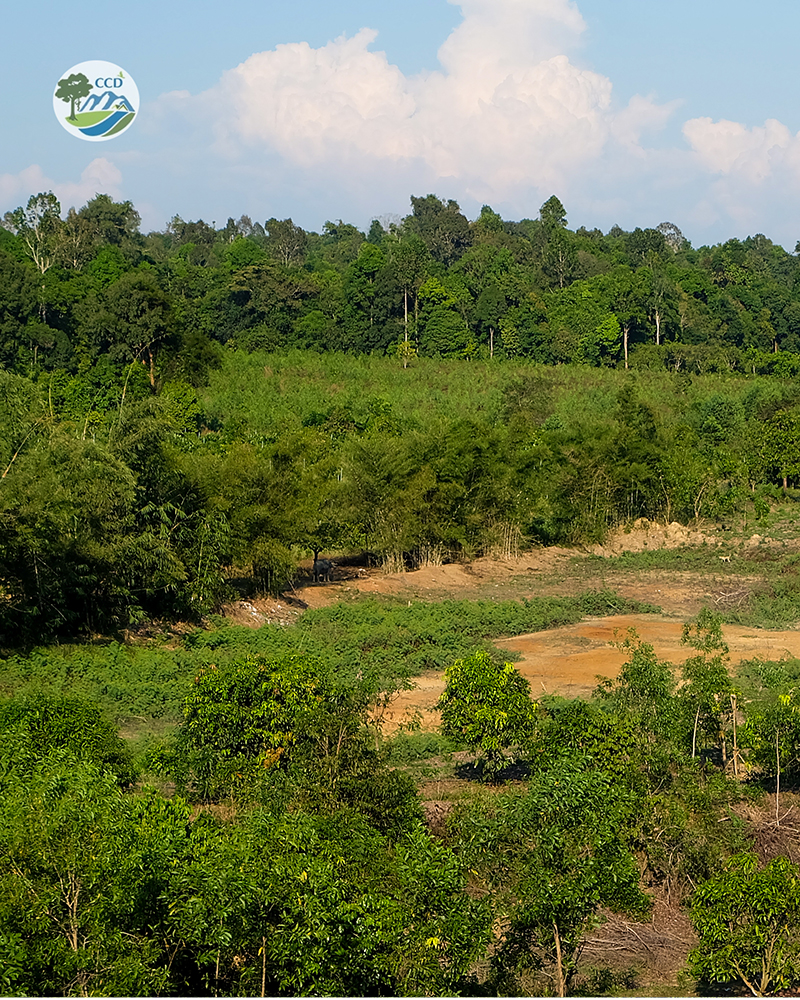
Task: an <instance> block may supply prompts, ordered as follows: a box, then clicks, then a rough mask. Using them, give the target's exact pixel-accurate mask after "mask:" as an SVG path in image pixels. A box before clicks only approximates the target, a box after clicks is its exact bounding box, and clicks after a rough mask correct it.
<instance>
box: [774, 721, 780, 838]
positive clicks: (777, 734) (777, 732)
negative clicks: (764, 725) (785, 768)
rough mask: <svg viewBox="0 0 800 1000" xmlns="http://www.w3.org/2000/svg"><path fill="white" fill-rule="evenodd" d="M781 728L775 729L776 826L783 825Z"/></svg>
mask: <svg viewBox="0 0 800 1000" xmlns="http://www.w3.org/2000/svg"><path fill="white" fill-rule="evenodd" d="M780 733H781V731H780V729H776V730H775V771H776V775H775V826H780V825H781V817H780V805H779V803H780V799H781V747H780V742H779V739H780Z"/></svg>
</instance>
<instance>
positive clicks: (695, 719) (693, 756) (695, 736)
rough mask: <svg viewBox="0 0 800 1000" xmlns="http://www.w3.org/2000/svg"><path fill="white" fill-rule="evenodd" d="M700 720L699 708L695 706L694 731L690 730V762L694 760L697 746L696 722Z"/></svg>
mask: <svg viewBox="0 0 800 1000" xmlns="http://www.w3.org/2000/svg"><path fill="white" fill-rule="evenodd" d="M699 718H700V706H699V705H698V706H697V712H696V713H695V717H694V729H693V730H692V760H694V758H695V748H696V746H697V721H698V719H699Z"/></svg>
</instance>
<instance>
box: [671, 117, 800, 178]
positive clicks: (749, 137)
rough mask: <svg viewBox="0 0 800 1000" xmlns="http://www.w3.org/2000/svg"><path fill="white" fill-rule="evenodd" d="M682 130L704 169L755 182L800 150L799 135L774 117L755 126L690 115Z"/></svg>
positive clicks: (795, 155)
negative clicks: (794, 134)
mask: <svg viewBox="0 0 800 1000" xmlns="http://www.w3.org/2000/svg"><path fill="white" fill-rule="evenodd" d="M683 134H684V135H685V136H686V139H687V141H688V143H689V145H690V146H691V147H692V149H693V150H694V151H695V153H696V154H697V156H698V157H699V159H700V161H701V162H702V164H703V166H705V167H706V169H708V170H709V171H711V172H712V173H719V174H736V175H739V176H740V177H743V178H745V179H746V180H748V181H751V182H752V183H754V184H760V183H762V182H763V181H765V180H766V179H767V177H769V175H770V174H771V173H772V172H773V170H775V169H776V168H779V167H781V166H783V165H784V164H786V163H788V162H791V161H794V164H795V165H796V163H797V161H798V153H800V137H798V136H793V135H792V134H791V132H790V131H789V129H788V128H787V127H786V126H785V125H783V124H782V123H781V122H779V121H776V120H775V119H774V118H770V119H769V120H768V121H767V122H766V123H765V124H764V126H763V127H756V128H747V127H746V126H745V125H742V124H740V123H739V122H731V121H726V120H725V119H722V120H721V121H718V122H713V121H712V120H711V119H710V118H693V119H691V120H690V121H688V122H686V124H685V125H684V126H683Z"/></svg>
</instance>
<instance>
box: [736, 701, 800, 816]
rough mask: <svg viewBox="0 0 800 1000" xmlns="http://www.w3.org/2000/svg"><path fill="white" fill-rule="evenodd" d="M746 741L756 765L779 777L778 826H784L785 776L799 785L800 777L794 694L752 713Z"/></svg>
mask: <svg viewBox="0 0 800 1000" xmlns="http://www.w3.org/2000/svg"><path fill="white" fill-rule="evenodd" d="M744 739H745V741H746V743H747V745H748V747H749V749H750V759H751V760H752V762H753V763H754V764H756V765H757V766H758V767H759V768H760V769H761V770H762V772H763V773H764V774H765V775H769V776H771V777H774V778H775V824H776V825H777V826H780V823H781V816H780V794H781V777H782V776H783V777H788V778H789V780H790V781H792V782H796V781H797V777H798V775H800V704H798V702H797V701H796V700H795V697H794V692H791V693H789V694H782V695H779V696H778V701H777V703H776V704H775V705H771V706H768V707H753V708H752V709H751V710H750V711H748V717H747V722H746V724H745V733H744Z"/></svg>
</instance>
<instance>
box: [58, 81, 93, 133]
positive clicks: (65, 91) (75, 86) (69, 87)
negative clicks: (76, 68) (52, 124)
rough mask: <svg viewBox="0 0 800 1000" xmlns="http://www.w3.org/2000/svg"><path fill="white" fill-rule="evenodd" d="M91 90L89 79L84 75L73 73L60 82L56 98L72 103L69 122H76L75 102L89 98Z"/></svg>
mask: <svg viewBox="0 0 800 1000" xmlns="http://www.w3.org/2000/svg"><path fill="white" fill-rule="evenodd" d="M91 89H92V85H91V83H89V78H88V77H87V76H85V75H84V74H83V73H73V74H72V75H71V76H67V77H65V78H64V79H63V80H59V81H58V90H57V91H56V97H60V98H61V100H62V101H69V102H70V113H69V118H68V119H67V121H73V122H74V121H75V102H76V101H80V100H82V99H83V98H84V97H88V96H89V91H90V90H91Z"/></svg>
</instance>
